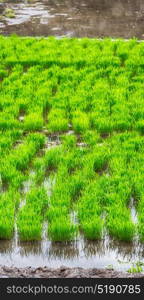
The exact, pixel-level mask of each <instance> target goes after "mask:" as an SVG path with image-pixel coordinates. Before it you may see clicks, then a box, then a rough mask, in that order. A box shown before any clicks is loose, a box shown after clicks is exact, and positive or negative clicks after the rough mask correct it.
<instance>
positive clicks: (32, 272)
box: [0, 266, 144, 278]
mask: <svg viewBox="0 0 144 300" xmlns="http://www.w3.org/2000/svg"><path fill="white" fill-rule="evenodd" d="M14 277H15V278H133V277H134V278H144V273H143V274H140V273H135V274H130V273H122V272H117V271H114V270H110V269H109V270H103V269H96V268H93V269H84V268H67V267H65V266H61V268H58V269H54V268H53V269H52V268H47V267H43V268H42V267H39V268H31V267H27V268H15V267H11V268H10V267H6V266H0V278H14Z"/></svg>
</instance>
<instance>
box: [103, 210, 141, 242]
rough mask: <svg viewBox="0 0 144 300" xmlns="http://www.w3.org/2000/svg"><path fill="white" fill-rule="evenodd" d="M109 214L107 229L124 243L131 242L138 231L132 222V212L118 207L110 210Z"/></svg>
mask: <svg viewBox="0 0 144 300" xmlns="http://www.w3.org/2000/svg"><path fill="white" fill-rule="evenodd" d="M108 212H109V215H108V219H107V228H108V230H109V233H110V235H112V236H113V237H115V238H117V239H119V240H122V241H126V242H127V241H131V240H132V239H133V237H134V234H135V230H136V229H135V225H134V224H133V223H132V221H131V218H130V212H129V211H128V210H127V209H126V208H124V207H120V206H118V205H117V206H116V205H114V206H113V207H112V208H109V210H108Z"/></svg>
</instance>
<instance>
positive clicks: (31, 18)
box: [0, 0, 144, 39]
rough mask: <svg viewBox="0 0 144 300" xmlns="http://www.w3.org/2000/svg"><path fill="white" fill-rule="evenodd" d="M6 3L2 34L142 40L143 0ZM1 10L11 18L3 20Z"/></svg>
mask: <svg viewBox="0 0 144 300" xmlns="http://www.w3.org/2000/svg"><path fill="white" fill-rule="evenodd" d="M3 1H4V0H3ZM6 1H7V2H5V3H0V33H2V34H4V35H9V34H12V33H16V34H19V35H22V36H23V35H25V36H49V35H54V36H57V37H61V36H68V37H90V38H93V37H105V36H110V37H114V38H115V37H123V38H132V37H137V38H138V39H144V1H143V0H117V1H115V0H79V1H78V0H41V1H37V0H36V1H35V0H30V1H27V0H23V1H17V0H15V1H12V0H10V1H8V0H6ZM4 7H5V8H10V9H12V10H13V11H14V13H15V18H9V17H5V16H4Z"/></svg>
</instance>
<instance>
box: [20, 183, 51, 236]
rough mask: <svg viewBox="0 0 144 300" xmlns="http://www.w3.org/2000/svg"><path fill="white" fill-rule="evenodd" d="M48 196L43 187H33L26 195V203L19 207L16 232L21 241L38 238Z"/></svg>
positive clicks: (40, 234) (40, 233)
mask: <svg viewBox="0 0 144 300" xmlns="http://www.w3.org/2000/svg"><path fill="white" fill-rule="evenodd" d="M47 204H48V197H47V193H46V191H45V189H44V188H43V187H39V188H38V187H33V188H32V189H31V190H30V192H29V193H28V194H27V196H26V205H25V206H23V207H22V208H20V210H19V214H18V223H17V225H18V232H19V236H20V239H21V240H23V241H30V240H40V239H41V237H42V224H43V220H44V211H45V208H46V207H47Z"/></svg>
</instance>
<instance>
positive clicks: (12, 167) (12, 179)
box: [0, 133, 45, 188]
mask: <svg viewBox="0 0 144 300" xmlns="http://www.w3.org/2000/svg"><path fill="white" fill-rule="evenodd" d="M44 140H45V138H44V136H43V135H40V134H36V133H35V134H30V135H29V136H28V137H26V139H25V142H24V143H23V144H20V145H19V146H18V147H17V148H16V149H13V150H12V151H11V152H10V153H9V154H8V155H5V156H4V157H3V158H2V159H1V162H0V168H1V178H2V181H3V182H4V183H5V184H10V185H13V186H15V187H17V188H18V187H20V185H21V184H22V181H23V180H24V177H25V176H24V173H23V172H24V171H25V170H26V169H27V168H28V166H29V163H30V161H31V160H32V158H33V156H34V155H35V154H36V152H37V151H38V150H39V149H40V148H41V147H42V146H43V144H44Z"/></svg>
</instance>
